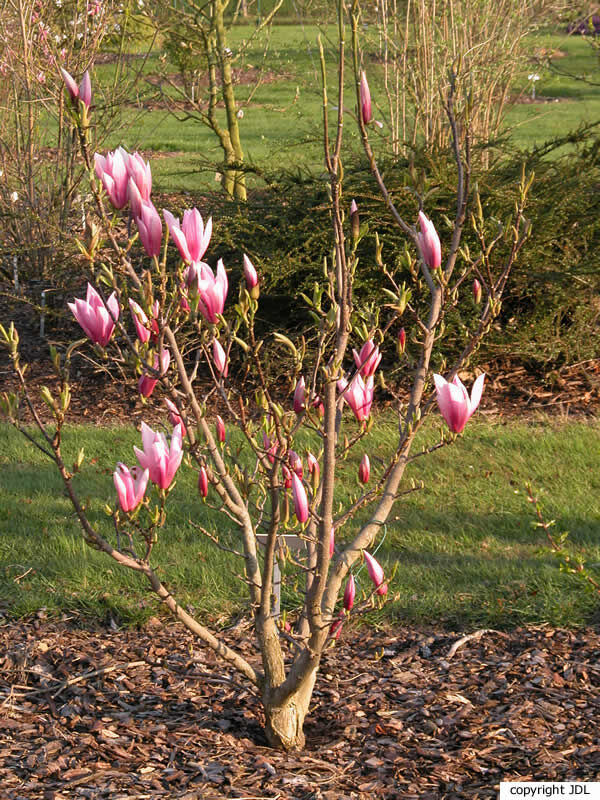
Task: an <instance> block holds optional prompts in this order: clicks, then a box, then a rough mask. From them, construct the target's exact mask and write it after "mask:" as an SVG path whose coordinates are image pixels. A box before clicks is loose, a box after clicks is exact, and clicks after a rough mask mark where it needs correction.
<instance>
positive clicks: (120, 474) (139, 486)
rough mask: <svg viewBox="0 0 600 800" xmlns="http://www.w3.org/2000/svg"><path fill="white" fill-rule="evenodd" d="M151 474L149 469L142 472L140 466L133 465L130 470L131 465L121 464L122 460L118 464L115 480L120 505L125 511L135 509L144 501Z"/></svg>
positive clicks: (114, 474)
mask: <svg viewBox="0 0 600 800" xmlns="http://www.w3.org/2000/svg"><path fill="white" fill-rule="evenodd" d="M149 475H150V473H149V471H148V470H147V469H145V470H144V471H143V472H142V471H141V470H140V469H138V467H132V468H131V470H129V467H126V466H125V464H121V462H119V463H118V464H117V468H116V470H115V471H114V473H113V480H114V482H115V489H116V490H117V497H118V499H119V505H120V506H121V508H122V509H123V511H125V513H127V512H128V511H133V510H134V509H135V508H137V507H138V506H139V504H140V503H141V502H142V499H143V497H144V494H145V492H146V486H147V485H148V477H149Z"/></svg>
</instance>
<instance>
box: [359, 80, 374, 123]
mask: <svg viewBox="0 0 600 800" xmlns="http://www.w3.org/2000/svg"><path fill="white" fill-rule="evenodd" d="M359 94H360V113H361V116H362V121H363V122H364V124H365V125H368V124H369V122H371V120H372V119H373V110H372V108H371V92H370V91H369V84H368V83H367V76H366V75H365V71H364V70H363V71H362V72H361V74H360V90H359Z"/></svg>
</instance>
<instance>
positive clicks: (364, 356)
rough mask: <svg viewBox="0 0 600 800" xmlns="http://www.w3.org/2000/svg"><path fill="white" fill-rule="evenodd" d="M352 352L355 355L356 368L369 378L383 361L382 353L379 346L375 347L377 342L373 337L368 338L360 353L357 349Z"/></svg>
mask: <svg viewBox="0 0 600 800" xmlns="http://www.w3.org/2000/svg"><path fill="white" fill-rule="evenodd" d="M352 354H353V356H354V363H355V364H356V369H357V370H358V371H359V372H360V374H361V375H362V376H363V377H364V378H368V377H370V376H371V375H373V374H374V373H375V370H376V369H377V367H378V366H379V362H380V361H381V353H380V352H379V348H378V347H375V343H374V342H373V340H372V339H367V341H366V342H365V343H364V344H363V346H362V347H361V349H360V353H357V352H356V350H352Z"/></svg>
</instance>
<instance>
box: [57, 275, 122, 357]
mask: <svg viewBox="0 0 600 800" xmlns="http://www.w3.org/2000/svg"><path fill="white" fill-rule="evenodd" d="M68 306H69V308H70V309H71V311H72V313H73V316H74V317H75V319H76V320H77V322H78V323H79V324H80V325H81V327H82V328H83V330H84V331H85V334H86V336H88V337H89V338H90V339H91V340H92V342H94V344H99V345H100V346H101V347H106V345H107V344H108V342H109V339H110V337H111V336H112V333H113V330H114V329H115V322H116V320H118V319H119V302H118V300H117V293H116V292H113V293H112V294H111V296H110V297H109V298H108V300H107V301H106V305H104V302H103V301H102V298H101V297H100V295H99V294H98V292H97V291H96V290H95V289H94V287H93V286H92V285H91V284H89V283H88V285H87V295H86V299H85V300H82V299H80V298H78V297H76V298H75V302H74V303H68Z"/></svg>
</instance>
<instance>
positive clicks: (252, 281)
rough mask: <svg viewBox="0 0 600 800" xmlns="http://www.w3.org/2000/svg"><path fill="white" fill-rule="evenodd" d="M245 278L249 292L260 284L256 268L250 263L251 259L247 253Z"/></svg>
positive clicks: (245, 257) (245, 256)
mask: <svg viewBox="0 0 600 800" xmlns="http://www.w3.org/2000/svg"><path fill="white" fill-rule="evenodd" d="M244 277H245V278H246V286H247V287H248V291H251V290H252V289H254V287H255V286H256V285H257V284H258V275H257V274H256V269H255V268H254V264H253V263H252V262H251V261H250V259H249V258H248V256H247V255H246V254H245V253H244Z"/></svg>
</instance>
